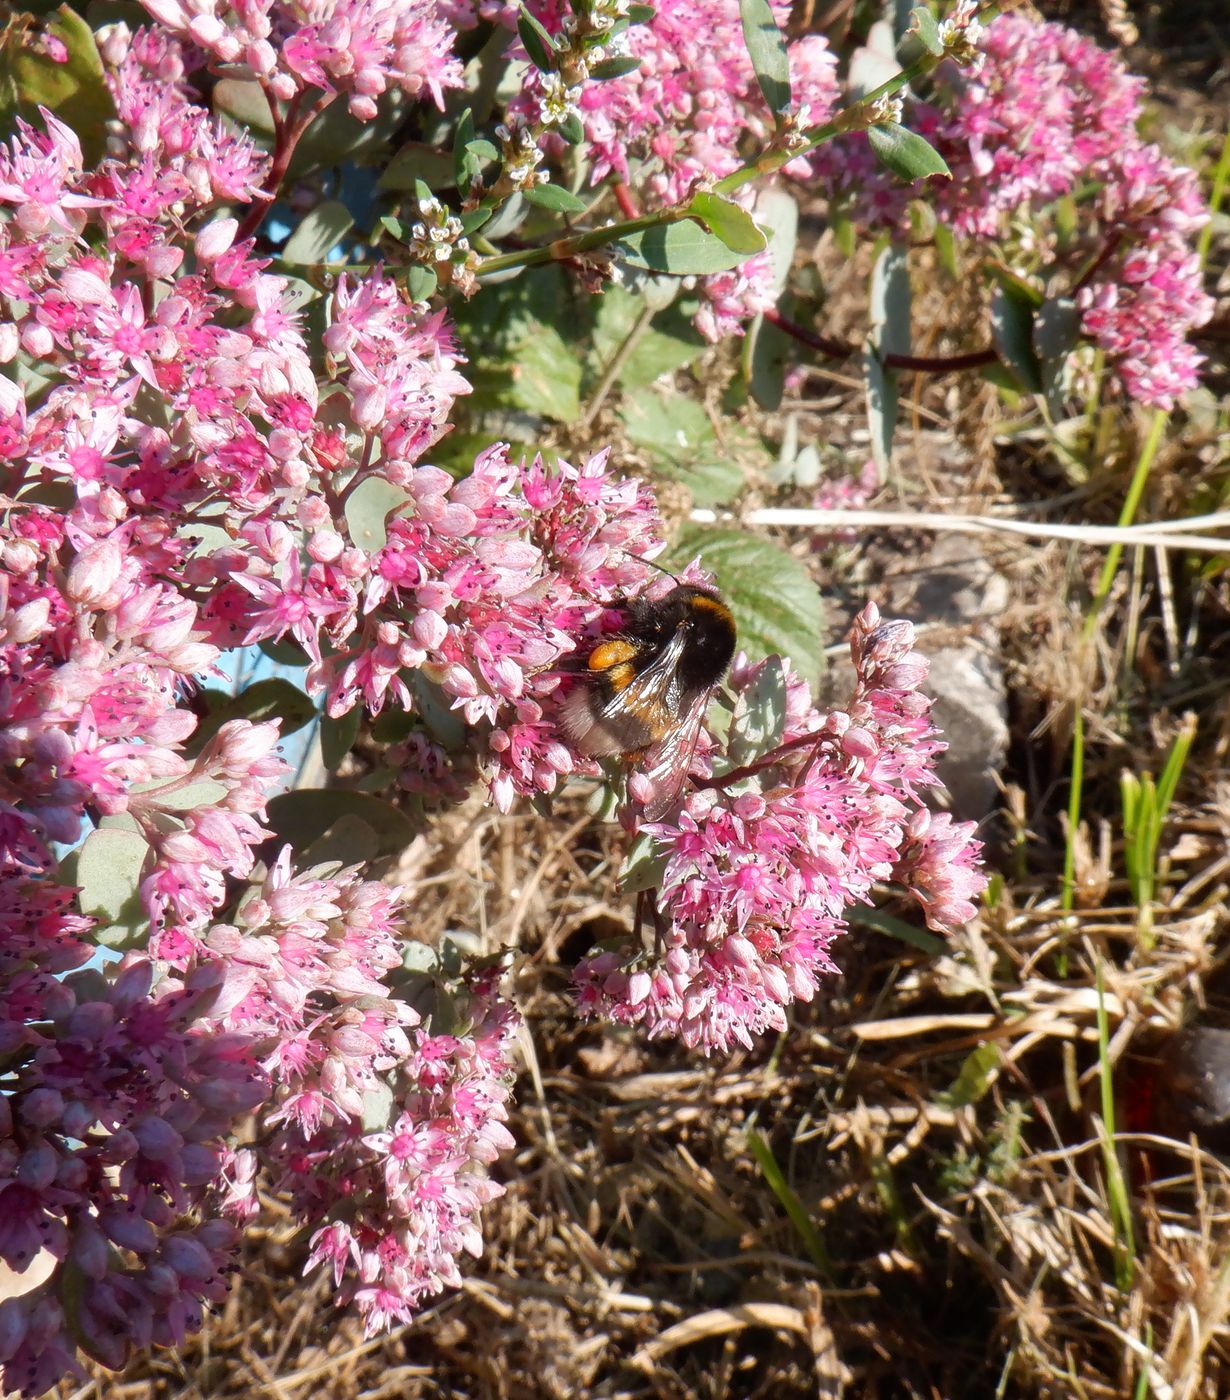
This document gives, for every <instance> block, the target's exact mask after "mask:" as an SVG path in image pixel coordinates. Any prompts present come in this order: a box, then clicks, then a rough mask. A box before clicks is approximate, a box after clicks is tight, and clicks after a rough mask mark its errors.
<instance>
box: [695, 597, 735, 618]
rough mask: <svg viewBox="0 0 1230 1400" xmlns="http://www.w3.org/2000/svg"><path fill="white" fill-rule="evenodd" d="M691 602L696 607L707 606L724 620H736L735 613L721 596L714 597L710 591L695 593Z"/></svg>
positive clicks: (706, 607)
mask: <svg viewBox="0 0 1230 1400" xmlns="http://www.w3.org/2000/svg"><path fill="white" fill-rule="evenodd" d="M690 602H691V605H692V607H694V608H705V609H707V610H708V611H709V612H715V613H717V615H718V616H719V617H720V618H721V619H722V621H723V622H731V623H733V622H734V614H733V613H732V612H731V611H730V609H729V608H728V607H727V606H726V604H725V603H723V602H722V600H721V599H720V598H714V597H713V596H712V595H711V594H708V593H696V594H693V596H692V598H691V599H690Z"/></svg>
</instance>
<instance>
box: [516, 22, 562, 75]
mask: <svg viewBox="0 0 1230 1400" xmlns="http://www.w3.org/2000/svg"><path fill="white" fill-rule="evenodd" d="M517 33H518V34H520V36H521V42H522V43H523V44H524V45H525V51H526V53H527V54H529V57H530V62H531V63H532V64H533V65H534V67H535V68H537V69H540V70H541V71H542V72H543V73H553V72H554V71H555V66H556V54H555V45H554V44H553V43H552V42H551V36H550V34H548V33H547V31H546V30H545V29H544V28H543V26H542V24H541V23H540V22H539V21H538V20H536V19H535V18H534V16H533V15H532V14H530V12H529V11H528V10H527V9H526V8H525V6H524V5H522V6H521V13H520V15H518V17H517Z"/></svg>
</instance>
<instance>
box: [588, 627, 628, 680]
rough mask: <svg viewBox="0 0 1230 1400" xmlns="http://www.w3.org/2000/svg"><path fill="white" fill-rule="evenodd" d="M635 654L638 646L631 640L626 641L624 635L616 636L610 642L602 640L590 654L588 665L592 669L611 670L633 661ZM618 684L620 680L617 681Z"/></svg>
mask: <svg viewBox="0 0 1230 1400" xmlns="http://www.w3.org/2000/svg"><path fill="white" fill-rule="evenodd" d="M635 655H636V648H635V647H634V646H633V645H632V643H631V642H628V641H625V640H624V639H623V638H622V637H615V638H613V639H612V640H611V641H609V642H602V643H601V644H600V645H599V646H596V647H595V648H594V649H593V651H591V652H590V654H589V661H588V662H587V665H588V666H589V669H590V670H591V671H609V670H611V669H612V668H613V667H615V666H622V665H624V664H626V663H627V662H629V661H631V660H632V658H633V657H634V656H635ZM629 669H631V668H629ZM611 679H612V680H614V679H615V678H614V677H612V678H611ZM628 680H631V676H629V677H628ZM627 683H628V681H627V680H625V681H624V682H623V684H624V685H627ZM616 684H619V682H618V681H616Z"/></svg>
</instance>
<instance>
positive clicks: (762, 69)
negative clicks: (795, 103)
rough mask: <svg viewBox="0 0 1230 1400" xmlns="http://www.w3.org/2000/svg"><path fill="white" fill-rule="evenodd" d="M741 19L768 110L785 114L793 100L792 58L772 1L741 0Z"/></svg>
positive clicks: (744, 39)
mask: <svg viewBox="0 0 1230 1400" xmlns="http://www.w3.org/2000/svg"><path fill="white" fill-rule="evenodd" d="M739 18H740V19H741V20H742V22H743V42H744V43H745V44H746V45H747V54H748V57H749V58H750V59H751V60H752V70H753V71H754V72H755V74H756V82H757V83H758V84H759V85H760V91H761V92H762V93H763V94H764V100H765V102H766V103H767V104H768V108H769V111H770V112H784V111H785V110H786V108H787V107H789V106H790V100H791V98H790V59H789V56H788V55H787V53H786V39H785V36H784V35H783V34H782V31H781V30H780V29H779V28H778V27H777V21H776V20H775V19H774V18H773V11H772V10H771V9H770V8H769V0H739Z"/></svg>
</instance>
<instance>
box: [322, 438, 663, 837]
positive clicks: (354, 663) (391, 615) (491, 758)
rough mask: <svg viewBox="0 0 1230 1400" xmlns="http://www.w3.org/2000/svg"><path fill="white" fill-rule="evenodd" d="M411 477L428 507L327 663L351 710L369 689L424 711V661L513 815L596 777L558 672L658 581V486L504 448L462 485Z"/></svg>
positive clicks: (404, 530)
mask: <svg viewBox="0 0 1230 1400" xmlns="http://www.w3.org/2000/svg"><path fill="white" fill-rule="evenodd" d="M407 484H408V488H409V492H410V496H411V500H412V502H413V507H412V513H407V514H404V515H400V516H397V517H395V518H394V519H392V520H391V521H390V522H389V525H388V540H387V543H386V544H385V546H384V548H383V549H382V550H380V551H379V553H378V554H377V555H376V556H375V558H374V559H373V561H372V566H371V569H370V576H369V580H368V583H367V588H366V593H365V596H364V607H365V609H366V610H367V612H368V616H367V619H366V621H365V623H364V632H363V635H362V636H361V637H360V638H359V639H357V640H355V641H353V642H352V643H351V645H350V646H349V648H348V649H347V651H346V653H344V654H343V655H342V656H340V657H335V658H331V659H330V661H329V662H328V663H327V666H326V668H325V669H326V673H327V674H328V675H329V677H330V696H331V701H330V703H331V706H336V707H338V708H339V709H345V708H349V706H350V705H351V704H353V703H354V698H355V696H356V695H357V694H358V693H359V692H361V693H362V694H363V696H364V698H365V699H366V701H367V704H368V706H369V708H371V709H373V710H374V709H377V708H379V706H380V704H381V703H382V702H383V700H384V697H385V695H386V693H388V692H389V690H390V689H391V690H392V691H393V692H394V693H395V694H396V696H397V700H398V703H399V704H401V705H402V706H404V707H410V706H412V705H413V697H412V696H411V694H410V691H409V689H408V688H407V686H406V683H405V681H404V680H402V679H401V677H400V676H399V674H398V673H399V671H400V669H401V668H403V667H407V666H413V667H415V668H417V669H418V670H419V671H420V672H421V673H422V675H423V677H424V679H425V680H427V681H428V682H433V683H435V684H436V685H438V687H439V689H440V691H441V692H443V694H444V695H445V696H446V697H448V699H449V701H450V702H451V703H452V705H453V707H454V708H455V709H457V710H458V711H459V712H460V714H461V716H462V717H463V718H464V719H465V721H466V723H467V724H468V725H471V726H475V727H477V729H478V732H479V733H480V734H482V733H483V732H484V731H486V732H487V739H486V753H485V759H484V766H485V769H486V772H487V776H488V781H489V783H490V787H491V793H492V797H493V799H494V801H495V803H496V805H497V807H499V808H500V810H501V811H507V810H508V808H509V807H510V806H511V804H512V801H513V798H514V797H515V796H517V795H522V796H524V795H528V794H533V793H535V792H552V791H554V789H555V786H556V784H557V782H558V781H559V779H560V777H561V776H562V775H564V774H567V773H570V772H573V771H574V770H577V769H581V770H583V771H590V765H588V764H586V763H585V761H584V760H582V759H580V758H579V756H578V755H576V754H575V753H574V752H573V751H572V750H571V749H570V748H569V747H568V746H567V745H566V744H565V743H564V742H563V741H562V739H561V737H560V735H559V730H558V726H557V724H556V720H555V707H556V701H557V699H558V696H557V691H558V689H559V686H560V681H561V676H560V673H559V671H558V669H557V667H558V664H559V663H560V662H561V661H562V660H563V659H564V658H565V657H566V656H568V655H569V654H570V653H571V652H573V651H574V650H575V649H576V647H577V646H578V644H579V641H580V639H581V638H582V637H583V636H585V635H587V634H588V635H592V634H593V633H594V632H595V630H597V629H598V627H599V625H600V623H601V621H602V618H603V616H604V614H605V613H606V611H607V610H608V609H609V608H610V607H611V606H612V605H613V604H614V603H615V602H616V601H617V600H618V599H619V598H620V597H621V596H623V595H624V594H625V593H627V592H629V591H634V590H635V589H636V588H638V587H639V586H642V585H643V584H644V582H645V580H646V578H647V576H648V574H649V569H648V567H647V565H646V564H645V562H644V560H645V558H646V557H649V556H651V555H653V554H654V553H656V552H658V550H660V549H661V547H662V541H661V538H660V534H659V528H660V522H659V520H658V516H657V512H656V510H655V508H654V505H653V499H652V496H651V495H650V494H649V491H648V489H647V488H646V487H645V486H644V484H643V483H638V482H635V481H632V480H630V479H629V480H625V479H621V478H615V477H612V476H611V474H610V473H609V471H608V469H607V453H606V452H600V453H598V454H597V455H596V456H594V457H591V458H589V460H588V461H586V462H584V463H583V464H582V465H581V466H580V467H573V466H571V465H569V464H568V463H567V462H560V463H559V464H558V466H557V468H556V469H555V470H553V471H548V470H547V469H546V468H545V467H544V466H543V464H542V462H541V461H539V460H537V459H536V460H535V461H534V462H532V463H530V464H529V465H528V466H526V465H519V466H518V465H514V464H513V463H512V462H511V461H510V460H509V457H508V452H507V449H506V448H504V447H503V446H501V445H497V446H496V447H493V448H491V449H489V450H488V451H487V452H484V453H482V454H481V455H480V456H479V458H478V460H477V461H476V462H475V464H474V470H473V472H472V473H471V475H469V476H468V477H466V478H465V479H464V480H462V481H460V482H454V481H453V479H452V478H451V477H450V476H449V475H448V474H447V473H446V472H443V471H440V470H438V469H437V468H433V467H418V468H415V469H414V471H413V472H412V473H411V474H410V478H409V481H408V483H407ZM364 637H367V638H369V639H370V643H371V644H370V645H365V644H364ZM347 658H348V659H347Z"/></svg>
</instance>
